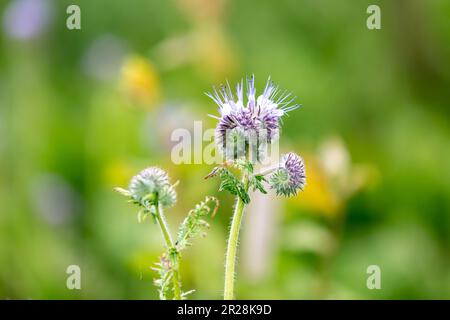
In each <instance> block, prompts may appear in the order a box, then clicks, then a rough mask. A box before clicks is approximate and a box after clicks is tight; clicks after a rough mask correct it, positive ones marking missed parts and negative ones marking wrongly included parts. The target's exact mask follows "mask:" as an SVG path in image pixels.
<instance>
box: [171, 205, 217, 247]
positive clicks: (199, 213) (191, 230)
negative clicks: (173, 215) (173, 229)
mask: <svg viewBox="0 0 450 320" xmlns="http://www.w3.org/2000/svg"><path fill="white" fill-rule="evenodd" d="M218 206H219V201H218V200H217V199H216V198H214V197H206V198H205V200H204V201H202V202H200V203H199V204H197V205H196V206H195V208H194V209H192V210H191V211H189V213H188V215H187V217H186V218H185V219H184V221H183V222H182V223H181V225H180V228H179V230H178V236H177V241H176V247H177V249H178V251H181V250H183V249H185V248H186V247H187V246H189V245H190V244H191V243H190V241H191V240H192V239H193V238H195V237H197V236H202V234H205V232H204V230H205V229H207V228H208V227H209V224H208V223H207V222H206V221H205V220H204V218H205V217H207V216H208V215H210V216H211V217H213V216H214V215H215V213H216V211H217V208H218Z"/></svg>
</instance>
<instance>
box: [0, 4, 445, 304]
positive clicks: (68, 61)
mask: <svg viewBox="0 0 450 320" xmlns="http://www.w3.org/2000/svg"><path fill="white" fill-rule="evenodd" d="M69 4H78V5H79V6H80V8H81V27H82V29H81V30H68V29H67V28H66V19H67V17H68V16H69V15H68V14H67V13H66V8H67V7H68V5H69ZM370 4H377V5H379V6H380V8H381V24H382V29H381V30H369V29H368V28H367V27H366V19H367V17H368V16H369V15H368V14H367V13H366V9H367V7H368V6H369V5H370ZM0 12H1V20H2V24H1V33H0V203H1V209H0V299H157V298H158V295H157V292H156V288H155V287H154V286H153V284H152V278H153V277H154V273H153V271H152V270H150V266H151V265H152V264H153V263H154V262H156V261H157V260H158V256H159V254H160V253H161V252H162V239H161V235H160V233H159V230H158V228H157V226H155V225H153V224H152V223H151V221H150V220H147V221H146V222H145V223H142V224H138V223H137V219H136V213H137V209H136V208H135V207H134V206H132V205H130V204H127V203H126V201H124V199H123V198H122V197H121V196H119V195H118V194H116V193H114V192H113V187H115V186H123V187H126V186H127V184H128V181H129V179H130V178H131V177H132V176H133V175H134V174H135V173H137V172H138V171H139V170H141V169H143V168H145V167H146V166H150V165H158V166H160V167H162V168H164V169H165V170H167V171H168V172H169V173H170V176H171V178H172V181H176V180H180V184H179V186H178V188H177V190H178V196H179V202H178V203H177V205H176V206H175V207H174V208H172V209H171V210H170V211H167V212H166V213H167V216H168V219H169V222H170V227H171V229H172V232H175V230H176V226H177V224H178V223H180V222H181V221H182V219H183V218H184V216H185V214H186V213H187V212H188V210H189V209H190V208H191V207H193V205H194V204H195V203H197V202H199V201H200V200H202V199H203V198H204V196H205V195H214V196H217V197H218V198H219V199H220V201H221V207H220V209H219V212H218V214H217V216H216V217H215V218H214V220H213V221H212V222H211V229H210V230H209V232H208V236H207V237H206V238H205V239H199V240H198V241H196V242H195V245H194V246H193V247H192V248H190V249H189V250H188V252H187V253H186V254H185V255H184V257H183V265H182V275H183V281H184V288H185V289H186V290H187V289H191V288H195V289H196V292H195V293H194V294H193V295H192V296H191V298H192V299H220V298H221V297H222V290H223V287H222V286H223V272H224V270H223V269H224V268H223V265H224V255H225V244H226V234H227V229H228V223H229V220H230V217H231V209H232V205H233V199H232V197H230V196H229V195H227V194H225V193H219V192H218V191H217V189H218V181H217V180H207V181H204V180H203V177H204V176H205V175H206V174H207V173H208V172H209V171H210V170H211V169H212V166H211V165H206V164H203V165H198V164H197V165H175V164H173V163H172V161H171V149H172V147H173V145H174V143H173V142H172V141H171V139H170V137H171V132H172V131H173V130H174V129H176V128H188V129H192V127H193V123H194V121H196V120H198V121H203V127H204V129H206V128H212V127H214V125H215V120H214V119H211V118H209V117H207V114H217V108H216V106H215V105H214V104H213V102H212V101H210V100H209V99H208V98H207V97H206V96H205V95H204V94H203V93H204V92H205V91H209V90H210V89H211V86H212V85H213V84H218V83H221V82H223V81H224V80H225V79H228V80H229V81H230V83H235V82H236V81H238V80H239V79H240V78H242V77H244V76H245V75H248V74H252V73H255V75H256V83H257V90H258V89H259V92H261V90H262V86H263V85H264V83H265V80H266V79H267V77H268V76H269V75H271V76H272V79H273V80H274V81H276V82H280V83H281V85H282V86H283V87H285V88H287V89H288V90H291V91H292V92H293V93H294V94H295V95H297V96H298V100H297V101H298V102H299V103H301V104H302V105H303V107H302V108H301V109H298V110H296V111H294V112H292V113H291V114H290V117H288V118H285V121H284V126H283V133H282V137H281V143H280V145H281V151H283V152H286V151H290V150H294V151H296V152H298V153H300V154H301V155H302V156H304V158H305V161H306V170H307V174H308V185H307V187H306V190H305V192H304V193H301V194H299V195H298V196H297V197H296V198H294V199H284V198H277V197H275V196H273V195H269V196H266V197H261V196H258V195H254V197H253V200H252V204H251V206H250V208H248V210H247V212H246V218H245V221H244V226H243V230H242V233H241V246H240V252H239V268H238V275H237V280H238V281H237V297H238V298H241V299H258V298H264V299H316V298H317V299H328V298H336V299H352V298H358V299H420V298H424V299H431V298H447V299H449V298H450V259H449V258H450V236H449V232H450V166H449V164H450V148H449V146H450V143H449V140H450V126H449V116H450V108H449V107H450V106H449V101H450V2H449V1H447V0H431V1H419V0H403V1H400V0H398V1H377V0H373V1H366V0H363V1H345V2H344V1H334V0H320V1H317V0H305V1H299V0H282V1H269V0H247V1H236V0H234V1H232V0H228V1H226V0H170V1H157V0H134V1H127V2H124V1H119V0H114V1H113V0H96V1H88V0H85V1H65V0H62V1H52V0H14V1H1V3H0ZM69 265H79V266H80V268H81V277H82V278H81V279H82V290H68V289H67V288H66V279H67V277H68V275H67V274H66V268H67V267H68V266H69ZM370 265H378V266H379V267H380V269H381V287H382V288H381V290H369V289H368V288H367V286H366V280H367V278H368V276H369V275H368V274H367V273H366V270H367V267H368V266H370Z"/></svg>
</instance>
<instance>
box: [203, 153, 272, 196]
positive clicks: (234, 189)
mask: <svg viewBox="0 0 450 320" xmlns="http://www.w3.org/2000/svg"><path fill="white" fill-rule="evenodd" d="M230 167H235V168H237V169H238V170H240V171H241V172H242V174H243V176H245V177H248V186H246V185H245V184H244V182H242V181H241V180H239V179H238V178H237V177H236V176H235V175H234V174H233V172H231V170H230V169H229V168H230ZM215 176H219V178H220V180H221V182H220V186H219V191H224V190H225V191H228V192H229V193H231V194H232V195H235V196H239V198H240V199H241V200H242V201H243V202H244V203H245V204H248V203H250V196H249V194H248V189H249V188H252V189H253V191H256V190H258V191H260V192H261V193H264V194H266V193H267V191H266V190H265V188H264V186H263V182H266V179H265V178H264V176H263V175H258V174H253V164H252V163H251V162H250V161H247V160H237V161H236V162H233V163H232V164H231V165H229V164H228V163H227V164H225V165H221V166H218V167H215V168H214V169H213V170H212V171H211V173H209V174H208V175H207V176H206V177H205V179H208V178H210V177H215Z"/></svg>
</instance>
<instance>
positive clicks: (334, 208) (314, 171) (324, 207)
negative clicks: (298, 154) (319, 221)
mask: <svg viewBox="0 0 450 320" xmlns="http://www.w3.org/2000/svg"><path fill="white" fill-rule="evenodd" d="M304 161H305V167H306V175H307V184H306V187H305V189H304V192H302V193H300V194H299V195H298V196H297V197H293V198H291V199H292V203H294V204H295V205H297V206H299V207H302V208H305V209H307V210H312V211H316V212H319V213H322V214H324V215H326V216H336V215H338V214H339V212H340V210H341V208H342V205H343V203H342V201H341V199H339V198H338V197H337V195H336V194H335V193H334V192H333V191H332V188H331V186H330V183H329V181H328V177H327V176H326V174H325V172H324V171H323V170H321V169H320V166H319V164H318V163H317V161H316V160H315V158H314V157H311V156H308V155H307V156H305V157H304Z"/></svg>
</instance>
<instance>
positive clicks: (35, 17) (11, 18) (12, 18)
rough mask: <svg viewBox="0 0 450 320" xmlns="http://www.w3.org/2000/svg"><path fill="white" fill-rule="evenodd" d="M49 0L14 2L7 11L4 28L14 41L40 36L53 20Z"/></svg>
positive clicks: (19, 0) (15, 0)
mask: <svg viewBox="0 0 450 320" xmlns="http://www.w3.org/2000/svg"><path fill="white" fill-rule="evenodd" d="M52 8H53V6H52V3H51V2H50V1H49V0H14V1H12V2H11V3H10V4H9V5H8V6H7V7H6V9H5V12H4V14H3V27H4V30H5V33H6V34H7V35H8V36H9V37H10V38H14V39H24V40H26V39H32V38H36V37H38V36H40V35H41V34H42V33H43V32H44V31H45V30H46V29H47V28H48V26H49V24H50V21H51V18H52Z"/></svg>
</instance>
